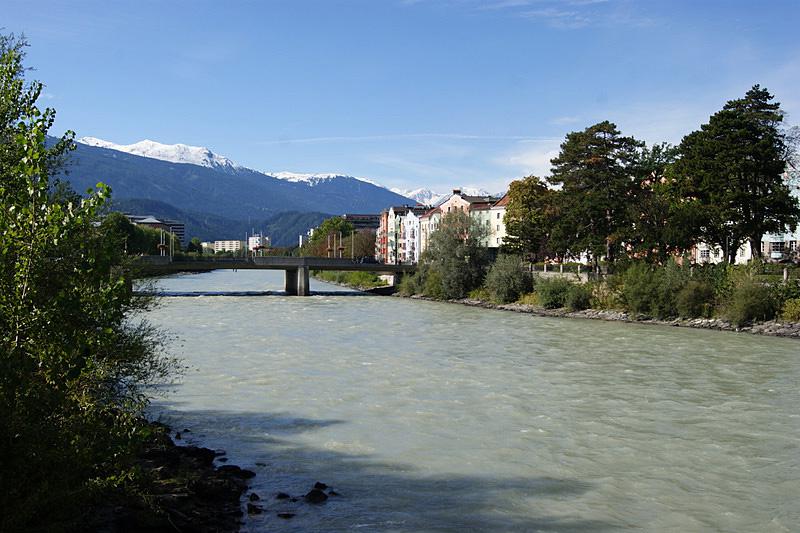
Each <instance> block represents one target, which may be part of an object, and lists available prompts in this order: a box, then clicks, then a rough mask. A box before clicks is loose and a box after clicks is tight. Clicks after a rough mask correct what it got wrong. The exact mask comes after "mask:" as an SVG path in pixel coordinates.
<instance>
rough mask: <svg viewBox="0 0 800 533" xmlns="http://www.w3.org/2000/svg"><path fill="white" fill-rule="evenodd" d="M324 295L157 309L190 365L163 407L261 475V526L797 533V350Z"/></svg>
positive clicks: (198, 281) (227, 285)
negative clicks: (308, 496)
mask: <svg viewBox="0 0 800 533" xmlns="http://www.w3.org/2000/svg"><path fill="white" fill-rule="evenodd" d="M158 283H159V286H160V288H161V289H162V290H164V291H168V292H171V293H173V294H177V293H186V292H199V293H210V292H214V291H220V292H227V291H280V290H281V289H282V284H283V275H282V272H279V271H278V272H271V271H240V272H231V271H217V272H211V273H207V274H199V275H179V276H174V277H169V278H164V279H162V280H160V281H159V282H158ZM312 291H324V292H323V294H318V295H312V296H310V297H305V298H303V297H285V296H281V295H259V296H220V295H207V296H199V297H186V296H173V297H164V298H161V299H160V300H161V301H160V305H159V306H158V307H157V308H156V309H155V310H153V311H152V312H149V320H150V321H151V322H152V323H154V324H155V325H157V326H160V327H162V328H165V329H166V330H168V331H169V332H170V333H172V334H173V335H175V336H176V340H174V341H173V342H171V344H170V347H171V348H170V350H171V352H172V353H173V354H174V355H177V356H179V357H181V358H182V359H183V360H184V363H185V364H186V365H188V367H189V369H188V371H187V372H186V373H185V375H184V376H183V377H182V378H181V379H180V380H179V381H178V382H176V383H175V384H173V386H171V387H167V389H168V391H169V392H167V393H166V395H165V396H163V397H160V398H158V399H157V400H156V402H155V403H154V406H153V414H154V416H160V417H162V418H163V419H164V420H165V421H167V422H170V423H171V424H173V426H174V427H175V428H177V429H182V428H189V429H191V433H189V434H186V437H189V441H190V442H194V443H197V444H200V445H203V446H208V447H211V448H223V449H225V450H227V452H228V458H229V460H230V463H232V464H238V465H240V466H242V467H245V468H250V469H252V470H254V471H255V472H257V476H256V477H255V478H254V479H253V480H252V485H251V487H252V490H253V491H255V492H257V493H258V494H259V495H260V496H261V498H262V501H261V502H259V503H261V504H262V505H263V507H264V509H265V512H264V514H261V515H255V516H252V517H248V518H246V524H245V526H244V530H245V531H262V530H270V531H557V532H566V531H742V532H756V531H757V532H773V531H774V532H781V531H800V343H798V342H797V341H796V340H789V339H780V338H768V337H759V336H754V335H749V334H735V333H723V332H714V331H702V330H690V329H681V328H669V327H663V326H642V325H633V324H621V323H611V322H601V321H590V320H575V319H557V318H542V317H536V316H531V315H523V314H516V313H509V312H502V311H492V310H484V309H474V308H468V307H462V306H458V305H452V304H445V303H434V302H425V301H416V300H408V299H401V298H390V297H373V296H362V295H358V294H353V293H348V292H347V291H343V290H342V289H340V288H337V287H334V286H332V285H327V284H324V283H319V282H315V281H312ZM339 291H343V292H339ZM185 441H186V439H184V442H185ZM315 481H322V482H325V483H327V484H328V485H330V486H332V487H333V488H334V489H335V490H336V491H337V492H338V493H340V495H339V496H335V497H331V498H330V499H329V500H328V501H327V502H326V503H324V504H322V505H311V504H306V503H302V502H297V503H292V502H281V501H276V500H274V495H275V494H276V493H277V492H278V491H283V492H287V493H290V494H292V495H302V494H304V493H305V492H307V491H308V490H309V489H310V487H311V486H312V485H313V484H314V482H315ZM279 511H287V512H293V513H296V514H297V515H296V517H295V518H293V519H291V520H284V519H281V518H278V517H277V516H276V513H277V512H279Z"/></svg>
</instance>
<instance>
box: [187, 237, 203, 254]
mask: <svg viewBox="0 0 800 533" xmlns="http://www.w3.org/2000/svg"><path fill="white" fill-rule="evenodd" d="M186 251H187V252H194V253H197V254H202V253H203V243H201V242H200V239H199V238H197V237H192V240H191V241H189V244H188V245H187V246H186Z"/></svg>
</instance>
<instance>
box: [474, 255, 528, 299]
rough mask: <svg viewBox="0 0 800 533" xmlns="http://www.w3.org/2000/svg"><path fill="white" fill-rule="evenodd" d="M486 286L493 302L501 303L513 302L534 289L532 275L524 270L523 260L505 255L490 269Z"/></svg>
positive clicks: (515, 256) (498, 258) (499, 257)
mask: <svg viewBox="0 0 800 533" xmlns="http://www.w3.org/2000/svg"><path fill="white" fill-rule="evenodd" d="M484 286H485V287H486V290H487V291H488V292H489V294H490V295H491V298H492V300H494V301H496V302H500V303H508V302H513V301H515V300H516V299H517V298H519V297H520V295H521V294H524V293H526V292H530V290H531V289H532V287H533V285H532V283H531V275H530V273H529V272H527V271H525V270H523V268H522V258H521V257H519V256H517V255H505V254H501V255H500V256H498V257H497V260H496V261H495V262H494V264H493V265H492V266H491V268H490V269H489V273H488V274H487V275H486V281H485V282H484Z"/></svg>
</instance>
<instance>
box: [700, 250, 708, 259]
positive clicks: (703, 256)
mask: <svg viewBox="0 0 800 533" xmlns="http://www.w3.org/2000/svg"><path fill="white" fill-rule="evenodd" d="M710 258H711V250H700V259H710Z"/></svg>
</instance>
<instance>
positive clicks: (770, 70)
mask: <svg viewBox="0 0 800 533" xmlns="http://www.w3.org/2000/svg"><path fill="white" fill-rule="evenodd" d="M3 4H4V5H3V16H2V22H0V24H2V26H3V27H4V28H5V29H4V32H6V33H7V32H15V33H22V32H24V33H25V35H26V36H27V38H28V40H29V41H30V44H31V46H30V48H29V49H28V60H27V63H28V65H29V66H31V67H34V68H35V69H36V70H35V71H34V72H32V73H31V76H32V77H34V78H36V79H40V80H41V81H43V82H45V83H46V85H47V87H46V92H45V97H44V102H43V103H44V104H45V105H47V106H51V107H55V108H56V109H57V111H58V119H57V122H56V125H55V128H54V131H63V130H65V129H73V130H75V131H76V133H77V135H78V136H94V137H100V138H103V139H106V140H110V141H113V142H116V143H120V144H128V143H133V142H136V141H138V140H141V139H145V138H149V139H153V140H157V141H160V142H164V143H179V142H181V143H185V144H192V145H199V146H208V147H209V148H211V149H212V150H214V151H215V152H217V153H219V154H222V155H225V156H227V157H230V158H231V159H233V160H235V161H237V162H238V163H240V164H243V165H245V166H249V167H252V168H256V169H259V170H266V171H281V170H289V171H296V172H341V173H347V174H351V175H356V176H363V177H368V178H371V179H373V180H375V181H377V182H379V183H382V184H385V185H387V186H391V187H401V188H415V187H422V186H425V187H429V188H432V189H434V190H438V191H442V192H446V191H447V190H449V189H450V188H453V187H456V186H478V187H483V188H485V189H488V190H490V191H492V192H495V191H501V190H503V189H504V188H505V187H506V186H507V184H508V183H509V182H510V181H511V180H513V179H515V178H518V177H521V176H525V175H528V174H531V173H535V174H539V175H544V174H546V173H547V172H548V169H549V159H550V158H552V157H553V156H555V154H556V153H557V151H558V145H559V143H560V142H561V141H562V140H563V138H564V135H565V134H566V133H567V132H569V131H573V130H577V129H583V128H585V127H586V126H589V125H591V124H593V123H595V122H598V121H601V120H606V119H608V120H611V121H613V122H615V123H616V124H617V125H618V126H619V127H620V129H621V130H622V131H623V133H625V134H627V135H633V136H635V137H637V138H640V139H643V140H645V141H648V142H650V143H653V142H661V141H669V142H673V143H677V142H679V141H680V139H681V137H682V136H683V135H685V134H686V133H688V132H690V131H691V130H693V129H696V128H698V127H699V126H700V124H702V123H703V122H705V121H706V120H707V119H708V116H709V115H711V114H712V113H714V112H715V111H717V110H718V109H720V108H721V107H722V105H724V103H725V101H727V100H729V99H732V98H737V97H739V96H741V95H743V94H744V93H745V92H746V90H747V89H748V88H749V87H750V86H752V85H753V84H755V83H760V84H761V85H763V86H766V87H767V88H768V89H769V90H770V91H771V92H773V93H774V94H775V95H776V97H777V100H778V101H780V102H781V103H782V106H783V109H784V110H785V111H786V112H787V113H788V117H787V122H788V123H789V124H800V40H798V39H797V37H796V36H797V34H798V31H799V28H800V2H797V1H796V0H791V1H790V0H787V1H781V0H775V1H764V2H752V1H737V0H719V1H698V0H695V1H668V2H667V1H663V2H661V1H655V0H653V1H648V0H640V1H628V0H482V1H481V0H364V1H336V0H328V1H321V0H320V1H305V0H287V1H277V0H276V1H263V2H257V1H253V2H245V1H241V2H236V1H230V2H218V1H208V2H203V1H191V2H190V1H173V2H166V1H163V2H161V1H159V2H149V1H136V2H110V1H80V2H70V3H67V2H36V3H32V2H30V1H18V0H4V2H3Z"/></svg>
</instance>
